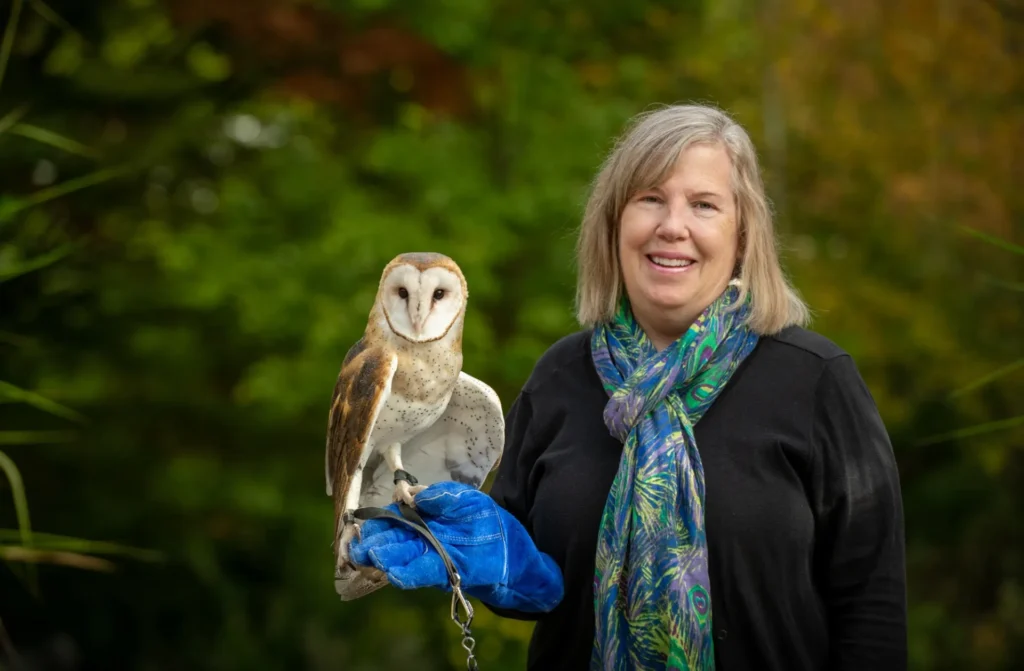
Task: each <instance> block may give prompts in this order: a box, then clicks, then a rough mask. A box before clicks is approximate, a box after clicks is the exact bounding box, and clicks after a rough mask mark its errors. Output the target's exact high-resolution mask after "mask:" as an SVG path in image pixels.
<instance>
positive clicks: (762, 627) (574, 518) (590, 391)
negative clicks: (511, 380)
mask: <svg viewBox="0 0 1024 671" xmlns="http://www.w3.org/2000/svg"><path fill="white" fill-rule="evenodd" d="M589 335H590V334H589V332H579V333H575V334H573V335H570V336H567V337H565V338H563V339H561V340H560V341H558V342H557V343H555V345H553V346H552V347H551V348H550V349H549V350H548V351H547V352H546V353H545V354H544V355H543V356H542V357H541V359H540V360H539V361H538V363H537V365H536V367H535V368H534V370H533V373H532V374H531V376H530V378H529V380H528V381H527V383H526V385H525V386H524V388H523V390H522V391H521V393H520V395H519V396H518V397H517V398H516V400H515V402H514V403H513V405H512V406H511V408H510V409H509V414H508V417H507V425H506V443H505V452H504V455H503V457H502V461H501V464H500V466H499V468H498V472H497V476H496V478H495V481H494V484H493V486H492V488H491V495H492V496H493V497H494V499H495V500H496V501H497V502H498V504H500V505H501V506H502V507H504V508H506V509H507V510H508V511H509V512H510V513H511V514H512V515H514V516H515V517H516V518H517V519H518V520H519V521H520V522H522V523H523V525H524V526H525V527H526V529H527V530H528V531H529V532H530V534H531V536H532V537H533V539H534V542H535V543H536V544H537V547H538V548H539V549H540V550H541V551H543V552H546V553H548V554H550V555H551V556H552V557H553V558H554V560H555V561H556V562H557V563H558V565H559V567H561V569H562V573H563V576H564V581H565V597H564V599H563V600H562V602H561V604H559V606H558V607H557V608H555V609H554V610H553V611H552V612H551V613H547V614H542V615H539V616H538V615H536V614H524V613H518V612H512V611H506V610H500V609H493V608H492V610H495V612H497V613H498V614H500V615H505V616H507V617H514V618H520V619H535V620H537V625H536V627H535V629H534V633H533V638H532V640H531V642H530V649H529V664H528V668H529V669H562V670H564V671H573V670H576V669H580V670H582V669H587V668H588V667H589V660H590V651H591V646H592V645H593V637H594V603H593V598H594V594H593V577H594V553H595V548H596V547H597V534H598V527H599V524H600V520H601V513H602V511H603V509H604V505H605V498H606V497H607V494H608V490H609V488H610V487H611V483H612V479H613V478H614V477H615V473H616V470H617V469H618V466H619V457H620V455H621V452H622V443H621V442H620V441H618V440H617V439H615V438H613V437H612V436H611V435H610V434H609V432H608V430H607V428H606V427H605V425H604V421H603V419H602V412H603V410H604V406H605V403H606V402H607V400H608V397H607V394H606V393H605V391H604V389H603V388H602V386H601V381H600V378H599V377H598V375H597V371H596V370H595V368H594V364H593V360H592V359H591V356H590V340H589ZM694 434H695V436H696V438H697V445H698V449H699V452H700V456H701V461H702V462H703V465H704V473H705V480H706V497H707V498H706V502H705V516H706V517H705V525H706V529H707V537H708V554H709V562H710V566H709V573H710V578H711V603H712V618H713V627H714V635H715V662H716V668H717V671H749V670H751V669H758V670H759V671H760V670H763V671H825V670H826V669H827V670H828V671H847V670H849V671H854V670H856V671H864V670H865V669H867V670H869V671H888V670H889V669H905V668H906V663H907V662H906V654H907V653H906V590H905V567H904V540H903V507H902V502H901V499H900V488H899V476H898V473H897V469H896V463H895V460H894V458H893V452H892V447H891V445H890V443H889V438H888V435H887V434H886V430H885V427H884V425H883V424H882V421H881V418H880V417H879V415H878V412H877V409H876V407H875V404H874V401H873V400H872V398H871V395H870V393H869V391H868V389H867V387H866V385H865V384H864V381H863V380H862V378H861V376H860V374H859V373H858V371H857V368H856V366H855V365H854V362H853V360H852V359H851V358H850V356H849V355H848V354H846V353H845V352H843V351H842V350H841V349H840V348H839V347H838V346H836V345H835V344H833V343H832V342H830V341H829V340H827V339H825V338H824V337H822V336H820V335H817V334H815V333H813V332H811V331H807V330H805V329H801V328H797V327H791V328H788V329H786V330H784V331H782V332H781V333H780V334H779V335H777V336H774V337H763V338H761V339H760V341H759V342H758V345H757V347H756V348H755V349H754V351H753V352H752V353H751V354H750V355H749V356H748V357H747V359H746V360H745V361H744V362H743V363H742V364H741V365H740V367H739V368H738V369H737V370H736V372H735V373H734V374H733V376H732V378H731V379H730V380H729V382H728V384H727V386H726V388H725V389H724V390H723V391H722V393H721V394H720V395H719V397H718V399H717V400H716V401H715V403H714V405H712V406H711V408H710V409H708V411H707V412H706V414H705V415H704V417H703V418H702V419H701V421H700V422H699V423H698V424H697V426H696V427H695V430H694Z"/></svg>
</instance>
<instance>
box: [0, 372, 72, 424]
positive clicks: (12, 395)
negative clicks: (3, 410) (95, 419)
mask: <svg viewBox="0 0 1024 671" xmlns="http://www.w3.org/2000/svg"><path fill="white" fill-rule="evenodd" d="M0 398H6V399H9V400H12V401H20V402H22V403H27V404H28V405H31V406H32V407H34V408H38V409H39V410H42V411H44V412H48V413H50V414H52V415H57V416H58V417H63V418H65V419H70V420H73V421H76V422H85V421H86V419H85V416H83V415H81V414H79V413H77V412H75V411H74V410H72V409H71V408H66V407H64V406H63V405H61V404H59V403H56V402H54V401H51V400H50V399H48V398H46V397H45V396H40V395H39V394H37V393H35V392H31V391H28V390H26V389H21V388H20V387H15V386H14V385H13V384H10V383H8V382H3V381H0Z"/></svg>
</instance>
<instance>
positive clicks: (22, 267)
mask: <svg viewBox="0 0 1024 671" xmlns="http://www.w3.org/2000/svg"><path fill="white" fill-rule="evenodd" d="M71 249H72V246H71V245H64V246H63V247H59V248H58V249H55V250H53V251H52V252H47V253H46V254H43V255H42V256H37V257H35V258H34V259H29V260H28V261H25V262H23V263H19V264H17V265H15V266H12V267H10V268H2V267H0V282H3V281H5V280H10V279H13V278H15V277H18V276H19V275H24V274H26V273H30V272H32V271H34V270H39V269H40V268H45V267H46V266H49V265H51V264H53V263H56V262H57V261H59V260H61V259H62V258H64V257H65V256H67V255H68V254H69V253H71Z"/></svg>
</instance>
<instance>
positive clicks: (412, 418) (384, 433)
mask: <svg viewBox="0 0 1024 671" xmlns="http://www.w3.org/2000/svg"><path fill="white" fill-rule="evenodd" d="M450 398H451V391H450V390H449V391H448V393H446V394H444V395H443V396H442V397H441V398H440V400H439V402H436V403H423V402H421V401H415V400H410V399H407V398H405V397H403V396H402V395H400V394H398V393H392V394H391V395H390V396H389V397H388V399H387V401H386V402H385V403H384V407H383V408H381V411H380V414H379V415H378V416H377V422H376V424H374V426H373V432H372V433H371V434H370V441H371V442H372V443H373V449H374V450H383V449H384V448H385V447H387V446H388V445H390V444H392V443H404V442H405V441H407V440H409V439H410V438H412V437H413V436H415V435H416V434H418V433H420V432H421V431H423V430H425V429H427V428H428V427H430V426H431V425H432V424H433V423H434V422H436V421H437V419H438V417H440V416H441V414H442V413H443V412H444V409H445V408H446V407H447V405H448V400H449V399H450Z"/></svg>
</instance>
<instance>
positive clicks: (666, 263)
mask: <svg viewBox="0 0 1024 671" xmlns="http://www.w3.org/2000/svg"><path fill="white" fill-rule="evenodd" d="M647 259H648V260H649V261H650V262H651V263H653V264H654V265H656V266H660V267H662V268H687V267H689V266H692V265H693V264H694V263H695V261H694V260H693V259H668V258H665V257H664V256H654V255H652V254H648V255H647Z"/></svg>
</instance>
